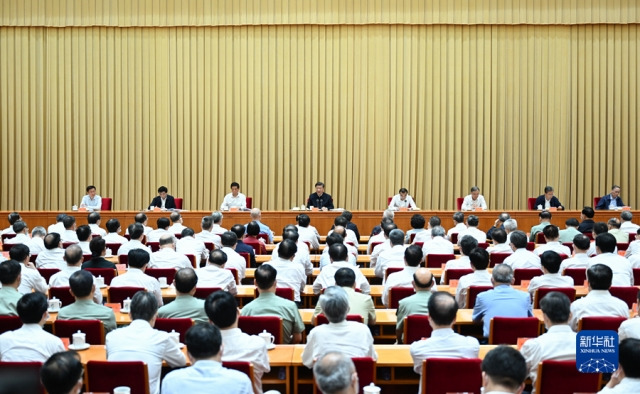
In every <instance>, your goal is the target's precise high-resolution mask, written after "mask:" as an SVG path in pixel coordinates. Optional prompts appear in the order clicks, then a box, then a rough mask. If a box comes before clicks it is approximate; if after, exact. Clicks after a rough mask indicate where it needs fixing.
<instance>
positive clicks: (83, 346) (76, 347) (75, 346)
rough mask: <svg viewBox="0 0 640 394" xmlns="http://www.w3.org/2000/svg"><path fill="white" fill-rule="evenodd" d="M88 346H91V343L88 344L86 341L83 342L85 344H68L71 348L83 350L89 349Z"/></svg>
mask: <svg viewBox="0 0 640 394" xmlns="http://www.w3.org/2000/svg"><path fill="white" fill-rule="evenodd" d="M90 347H91V345H90V344H88V343H85V344H82V345H74V344H70V345H69V349H71V350H85V349H89V348H90Z"/></svg>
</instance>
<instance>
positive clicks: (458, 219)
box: [447, 212, 467, 240]
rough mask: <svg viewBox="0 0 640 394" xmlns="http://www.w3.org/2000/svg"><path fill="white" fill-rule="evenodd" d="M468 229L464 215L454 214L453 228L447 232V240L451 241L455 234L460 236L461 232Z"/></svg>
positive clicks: (461, 213)
mask: <svg viewBox="0 0 640 394" xmlns="http://www.w3.org/2000/svg"><path fill="white" fill-rule="evenodd" d="M466 229H467V225H466V224H464V213H463V212H456V213H454V214H453V227H451V228H450V229H449V231H447V239H448V240H451V236H452V235H453V234H460V231H464V230H466Z"/></svg>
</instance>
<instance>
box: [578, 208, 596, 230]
mask: <svg viewBox="0 0 640 394" xmlns="http://www.w3.org/2000/svg"><path fill="white" fill-rule="evenodd" d="M595 215H596V213H595V212H594V210H593V208H591V207H584V208H582V212H581V213H580V220H582V222H581V223H580V225H579V226H578V231H580V232H581V233H590V232H591V231H593V225H594V224H595V222H594V221H593V217H594V216H595Z"/></svg>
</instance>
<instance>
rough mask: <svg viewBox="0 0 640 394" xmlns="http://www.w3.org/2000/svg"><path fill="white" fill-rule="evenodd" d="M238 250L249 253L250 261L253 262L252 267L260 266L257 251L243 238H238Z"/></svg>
mask: <svg viewBox="0 0 640 394" xmlns="http://www.w3.org/2000/svg"><path fill="white" fill-rule="evenodd" d="M236 252H238V253H240V252H245V253H249V262H250V263H251V267H252V268H256V267H258V265H257V264H256V253H255V251H254V250H253V248H252V247H251V246H249V245H247V244H246V243H244V242H243V241H242V240H238V243H236Z"/></svg>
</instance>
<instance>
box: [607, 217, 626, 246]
mask: <svg viewBox="0 0 640 394" xmlns="http://www.w3.org/2000/svg"><path fill="white" fill-rule="evenodd" d="M621 225H622V223H620V219H618V218H611V219H609V220H607V227H608V228H609V234H611V235H613V236H614V237H615V238H616V242H618V243H626V242H629V233H628V232H626V231H622V230H620V226H621Z"/></svg>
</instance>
